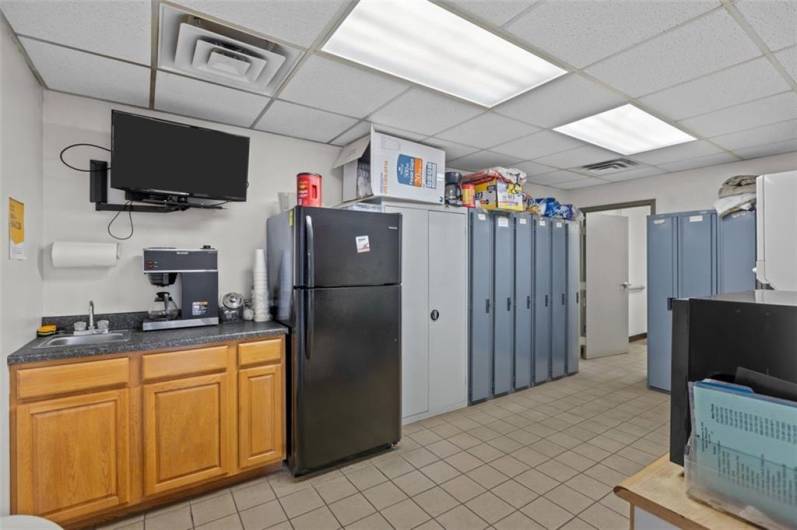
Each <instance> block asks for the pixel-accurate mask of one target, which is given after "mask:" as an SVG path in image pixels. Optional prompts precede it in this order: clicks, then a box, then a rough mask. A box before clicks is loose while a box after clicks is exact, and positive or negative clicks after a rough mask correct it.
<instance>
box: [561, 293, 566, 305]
mask: <svg viewBox="0 0 797 530" xmlns="http://www.w3.org/2000/svg"><path fill="white" fill-rule="evenodd" d="M565 304H567V300H566V299H565V293H562V305H565Z"/></svg>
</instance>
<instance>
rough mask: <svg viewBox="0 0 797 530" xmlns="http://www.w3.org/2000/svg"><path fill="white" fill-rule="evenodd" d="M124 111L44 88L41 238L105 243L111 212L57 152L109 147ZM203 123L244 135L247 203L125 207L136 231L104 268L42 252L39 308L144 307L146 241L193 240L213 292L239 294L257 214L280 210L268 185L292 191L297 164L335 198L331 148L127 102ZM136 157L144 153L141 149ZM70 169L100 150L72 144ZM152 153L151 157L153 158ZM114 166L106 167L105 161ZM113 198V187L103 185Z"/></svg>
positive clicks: (260, 221) (261, 225) (119, 230)
mask: <svg viewBox="0 0 797 530" xmlns="http://www.w3.org/2000/svg"><path fill="white" fill-rule="evenodd" d="M117 108H118V109H125V107H124V106H122V105H113V104H110V103H105V102H101V101H96V100H91V99H87V98H81V97H76V96H69V95H65V94H60V93H56V92H50V91H45V93H44V206H45V215H44V243H45V245H46V246H47V247H48V248H47V250H49V245H50V244H51V243H52V242H53V241H58V240H72V241H113V239H112V238H111V237H110V236H109V235H108V234H107V233H106V226H107V224H108V222H109V221H110V219H111V218H112V217H113V213H112V212H96V211H94V207H93V205H92V204H91V203H89V180H88V174H86V173H78V172H76V171H73V170H71V169H69V168H67V167H65V166H64V165H63V164H61V162H60V161H59V159H58V154H59V152H60V150H61V149H62V148H63V147H65V146H66V145H68V144H72V143H76V142H90V143H97V144H99V145H103V146H110V128H111V109H117ZM127 110H130V111H131V112H135V113H139V114H147V115H153V116H160V117H164V118H166V119H170V120H173V121H182V122H187V123H192V124H197V125H200V126H205V127H212V128H215V129H220V130H224V131H229V132H233V133H235V134H241V135H247V136H249V137H250V138H251V146H250V162H249V190H248V193H247V202H245V203H230V204H228V205H226V206H225V209H224V210H218V211H214V210H189V211H186V212H174V213H167V214H146V213H145V214H142V213H134V214H133V221H134V224H135V233H134V235H133V237H132V238H131V239H130V240H128V241H123V242H120V248H121V258H120V260H119V262H118V264H117V265H116V266H115V267H112V268H109V269H82V270H81V269H73V270H70V269H54V268H53V267H52V266H51V261H50V259H49V256H47V257H45V259H44V314H45V315H64V314H81V313H84V312H86V311H87V307H88V301H89V299H93V300H94V303H95V306H96V310H97V311H98V312H117V311H144V310H146V309H147V307H148V306H149V305H150V302H151V301H152V299H153V297H154V295H155V290H156V289H155V288H154V287H152V286H151V285H150V284H149V282H148V281H147V279H146V277H145V275H144V274H143V273H142V272H141V267H142V264H141V255H142V249H143V248H144V247H149V246H182V247H187V248H199V247H200V246H202V245H203V244H208V245H212V246H213V247H215V248H217V249H218V250H219V269H220V272H219V294H220V295H221V294H224V293H226V292H229V291H238V292H242V293H246V292H247V290H249V289H251V280H250V278H251V264H252V260H253V252H254V249H256V248H263V247H264V240H265V220H266V218H268V217H269V216H270V215H272V214H274V213H277V212H278V211H279V205H278V199H277V193H278V192H280V191H294V190H295V188H296V180H295V179H296V174H297V173H300V172H302V171H311V172H315V173H320V174H321V175H323V176H324V185H323V196H324V203H325V204H327V205H332V204H336V203H337V202H339V201H340V193H341V180H340V171H339V170H332V169H331V168H332V165H333V163H334V162H335V159H336V158H337V156H338V152H339V148H338V147H334V146H329V145H323V144H318V143H314V142H308V141H303V140H296V139H292V138H287V137H284V136H277V135H273V134H269V133H262V132H257V131H251V130H246V129H239V128H236V127H229V126H223V125H218V124H215V123H210V122H203V121H200V120H191V119H186V118H178V117H175V116H172V115H169V114H165V113H161V112H151V111H145V110H141V109H127ZM142 156H146V154H145V153H143V154H142ZM66 157H67V161H68V162H70V163H71V164H72V165H75V166H77V167H86V168H88V164H89V159H90V158H95V159H100V160H108V157H109V153H107V152H104V151H100V150H97V149H83V148H78V149H74V150H72V151H70V152H69V153H67V155H66ZM157 163H158V161H157V160H152V164H157ZM111 171H113V169H111ZM110 198H111V200H112V201H115V202H121V201H122V200H123V196H122V193H121V192H119V191H117V190H111V196H110ZM128 227H129V223H128V219H127V216H126V215H125V214H123V215H120V216H119V218H118V219H117V220H116V222H115V223H114V226H113V229H114V233H116V234H119V235H124V234H126V233H127V230H128Z"/></svg>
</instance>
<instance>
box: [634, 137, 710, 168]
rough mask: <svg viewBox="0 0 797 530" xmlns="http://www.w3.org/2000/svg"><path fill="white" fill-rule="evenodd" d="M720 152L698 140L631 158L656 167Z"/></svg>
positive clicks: (707, 143)
mask: <svg viewBox="0 0 797 530" xmlns="http://www.w3.org/2000/svg"><path fill="white" fill-rule="evenodd" d="M721 152H722V149H720V148H719V147H717V146H716V145H712V144H710V143H709V142H706V141H705V140H699V141H696V142H686V143H684V144H679V145H673V146H670V147H663V148H661V149H654V150H653V151H647V152H644V153H639V154H637V155H632V156H631V158H632V159H634V160H638V161H640V162H644V163H646V164H651V165H654V166H657V165H659V164H662V163H666V162H675V161H677V160H686V159H689V158H697V157H699V156H707V155H713V154H715V153H721Z"/></svg>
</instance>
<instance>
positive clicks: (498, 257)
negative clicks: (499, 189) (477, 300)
mask: <svg viewBox="0 0 797 530" xmlns="http://www.w3.org/2000/svg"><path fill="white" fill-rule="evenodd" d="M492 218H493V230H494V232H493V242H494V243H493V245H494V254H493V271H494V273H493V286H494V287H493V300H495V312H494V314H493V395H501V394H506V393H507V392H510V391H511V390H512V376H513V372H514V342H515V339H514V333H515V322H514V321H515V314H514V309H515V307H514V305H515V304H514V298H515V292H514V291H515V258H514V254H515V250H514V249H515V234H514V221H513V219H512V216H511V215H510V214H493V215H492Z"/></svg>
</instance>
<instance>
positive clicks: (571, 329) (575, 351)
mask: <svg viewBox="0 0 797 530" xmlns="http://www.w3.org/2000/svg"><path fill="white" fill-rule="evenodd" d="M580 292H581V225H580V224H579V223H578V221H568V223H567V363H566V370H567V373H568V374H574V373H576V372H578V360H579V358H580V357H581V294H580Z"/></svg>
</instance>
